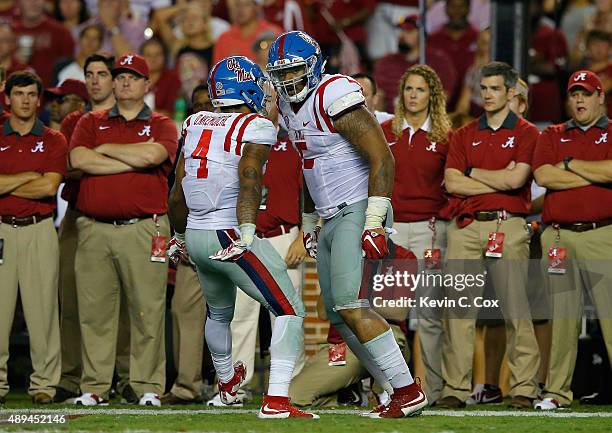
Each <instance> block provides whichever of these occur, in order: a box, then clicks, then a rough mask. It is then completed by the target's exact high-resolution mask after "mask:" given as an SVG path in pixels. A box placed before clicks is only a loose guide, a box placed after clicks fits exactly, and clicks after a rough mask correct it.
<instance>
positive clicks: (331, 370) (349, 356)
mask: <svg viewBox="0 0 612 433" xmlns="http://www.w3.org/2000/svg"><path fill="white" fill-rule="evenodd" d="M391 330H392V331H393V335H394V337H395V341H397V344H398V345H399V347H400V350H401V351H402V354H403V355H404V356H405V357H406V361H408V360H409V358H410V356H409V351H408V342H407V340H406V336H405V335H404V333H403V332H402V330H401V329H400V327H399V326H396V325H391ZM327 348H328V344H322V345H321V347H320V349H319V350H318V351H317V353H316V354H314V355H313V356H311V357H310V358H308V360H307V361H306V364H305V365H304V368H303V369H302V371H301V372H300V374H298V375H297V376H295V377H294V378H293V380H292V381H291V386H290V387H289V397H290V398H291V403H294V404H295V405H297V406H338V394H337V393H338V391H339V390H341V389H342V388H346V387H348V386H351V385H352V384H354V383H357V382H359V381H360V380H361V379H364V378H366V377H368V376H369V373H368V370H366V368H365V367H364V366H363V365H362V364H361V362H359V359H358V358H357V357H356V356H355V355H354V354H353V352H351V349H349V347H348V346H347V347H346V357H345V359H346V365H342V366H338V365H337V366H330V365H329V364H328V363H329V357H328V351H327Z"/></svg>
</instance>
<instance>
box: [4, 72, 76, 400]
mask: <svg viewBox="0 0 612 433" xmlns="http://www.w3.org/2000/svg"><path fill="white" fill-rule="evenodd" d="M41 91H42V82H41V80H40V79H39V78H38V77H37V76H36V75H34V74H32V73H30V72H23V71H22V72H16V73H14V74H13V75H11V76H10V77H9V79H8V81H7V83H6V96H5V100H6V102H7V103H8V104H7V105H10V107H11V113H10V116H9V118H8V119H7V120H6V121H5V122H4V124H3V127H2V158H0V174H1V175H2V184H1V186H0V194H1V195H0V222H1V224H0V238H1V239H3V244H4V249H3V250H4V255H3V259H4V263H3V264H2V266H0V281H2V302H1V303H0V308H1V311H0V403H4V401H5V396H6V394H7V393H8V391H9V384H8V381H7V360H8V358H9V336H10V334H11V325H12V322H13V317H14V312H15V306H16V304H17V298H18V294H19V295H20V296H21V305H22V306H23V312H24V315H25V318H26V323H27V327H28V335H29V344H30V355H31V358H32V367H33V370H34V372H33V373H32V374H31V376H30V386H29V389H28V393H29V394H30V395H31V396H32V401H33V402H34V403H36V404H48V403H52V402H53V396H54V395H55V386H56V385H57V382H58V381H59V377H60V367H61V365H60V361H61V360H60V333H59V321H58V303H57V275H58V267H59V258H58V257H59V251H58V242H57V233H56V232H55V227H54V225H53V218H52V216H53V211H54V210H55V208H56V201H55V193H56V191H57V188H58V187H59V185H60V183H61V181H62V177H63V176H64V175H65V174H66V157H67V151H68V148H67V146H66V140H65V139H64V136H63V135H62V134H60V133H59V132H55V131H53V130H51V129H49V128H46V127H45V126H44V125H43V124H42V122H41V121H40V120H39V119H37V117H36V109H37V107H38V105H39V103H40V97H41ZM9 102H10V103H9ZM22 151H23V152H24V154H25V152H27V157H26V156H25V155H23V154H22V153H21V152H22ZM21 269H27V272H23V271H21Z"/></svg>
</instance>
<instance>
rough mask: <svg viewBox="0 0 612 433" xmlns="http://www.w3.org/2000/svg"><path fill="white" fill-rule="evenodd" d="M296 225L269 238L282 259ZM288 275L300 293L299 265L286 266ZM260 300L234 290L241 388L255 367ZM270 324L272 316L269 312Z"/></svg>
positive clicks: (234, 339) (300, 357) (235, 351)
mask: <svg viewBox="0 0 612 433" xmlns="http://www.w3.org/2000/svg"><path fill="white" fill-rule="evenodd" d="M297 234H298V228H297V227H294V228H292V229H291V230H290V231H289V233H286V234H284V235H280V236H275V237H273V238H268V241H270V243H271V244H272V246H273V247H274V249H275V250H276V251H277V252H278V254H280V256H281V257H282V258H283V259H284V258H285V256H286V255H287V251H288V250H289V246H290V245H291V243H292V242H293V240H294V239H295V238H296V236H297ZM287 274H289V278H290V279H291V282H292V283H293V286H294V287H295V289H296V290H297V291H298V293H300V294H301V293H302V265H299V266H298V267H297V268H296V269H287ZM259 307H260V305H259V302H257V301H256V300H254V299H253V298H251V297H249V296H248V295H247V294H245V293H244V292H243V291H242V290H238V291H237V292H236V305H235V307H234V320H232V324H231V329H232V359H233V360H235V361H236V360H241V361H243V362H244V364H245V365H246V367H247V376H246V379H245V381H244V382H243V384H242V388H244V387H246V386H247V385H249V383H250V382H251V380H252V378H253V372H254V370H255V349H256V346H257V329H258V328H259ZM270 317H271V319H272V323H274V317H273V315H272V314H270ZM305 359H306V357H305V355H304V348H302V350H300V353H299V354H298V357H297V361H296V364H295V369H294V370H293V375H294V377H295V375H297V374H298V373H299V372H300V371H301V370H302V368H303V367H304V362H305Z"/></svg>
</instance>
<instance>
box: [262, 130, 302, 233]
mask: <svg viewBox="0 0 612 433" xmlns="http://www.w3.org/2000/svg"><path fill="white" fill-rule="evenodd" d="M263 184H264V187H265V188H266V189H267V200H266V209H265V210H260V211H259V212H258V213H257V222H256V225H257V232H258V233H263V234H265V233H267V232H269V231H271V230H274V229H276V228H278V227H280V226H281V225H283V224H289V225H291V226H297V225H298V223H299V220H300V209H299V202H300V191H301V190H302V162H301V159H300V156H299V154H298V153H297V151H296V150H295V148H294V147H293V144H292V143H291V141H289V140H288V139H283V140H281V141H278V142H277V143H276V144H275V145H274V146H272V148H271V149H270V154H269V156H268V162H267V163H266V173H265V175H264V178H263Z"/></svg>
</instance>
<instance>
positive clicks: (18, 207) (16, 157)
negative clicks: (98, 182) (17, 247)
mask: <svg viewBox="0 0 612 433" xmlns="http://www.w3.org/2000/svg"><path fill="white" fill-rule="evenodd" d="M67 158H68V146H67V145H66V140H65V139H64V136H63V135H62V134H60V133H59V132H57V131H53V130H52V129H49V128H46V127H45V126H44V125H43V123H42V122H41V121H40V120H39V119H36V121H35V122H34V126H33V127H32V130H31V131H30V132H29V133H28V134H26V135H19V133H18V132H17V131H15V130H13V128H12V127H11V123H10V121H9V120H8V119H7V120H5V122H4V125H3V127H2V138H1V139H0V174H16V173H22V172H24V171H35V172H37V173H41V174H44V173H59V174H61V175H62V176H64V175H65V174H66V162H67ZM55 207H56V200H55V196H53V197H46V198H41V199H30V198H21V197H15V196H13V195H10V194H4V195H0V215H12V216H17V217H19V218H22V217H28V216H32V215H35V214H41V215H44V214H49V213H51V212H53V210H54V209H55Z"/></svg>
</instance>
